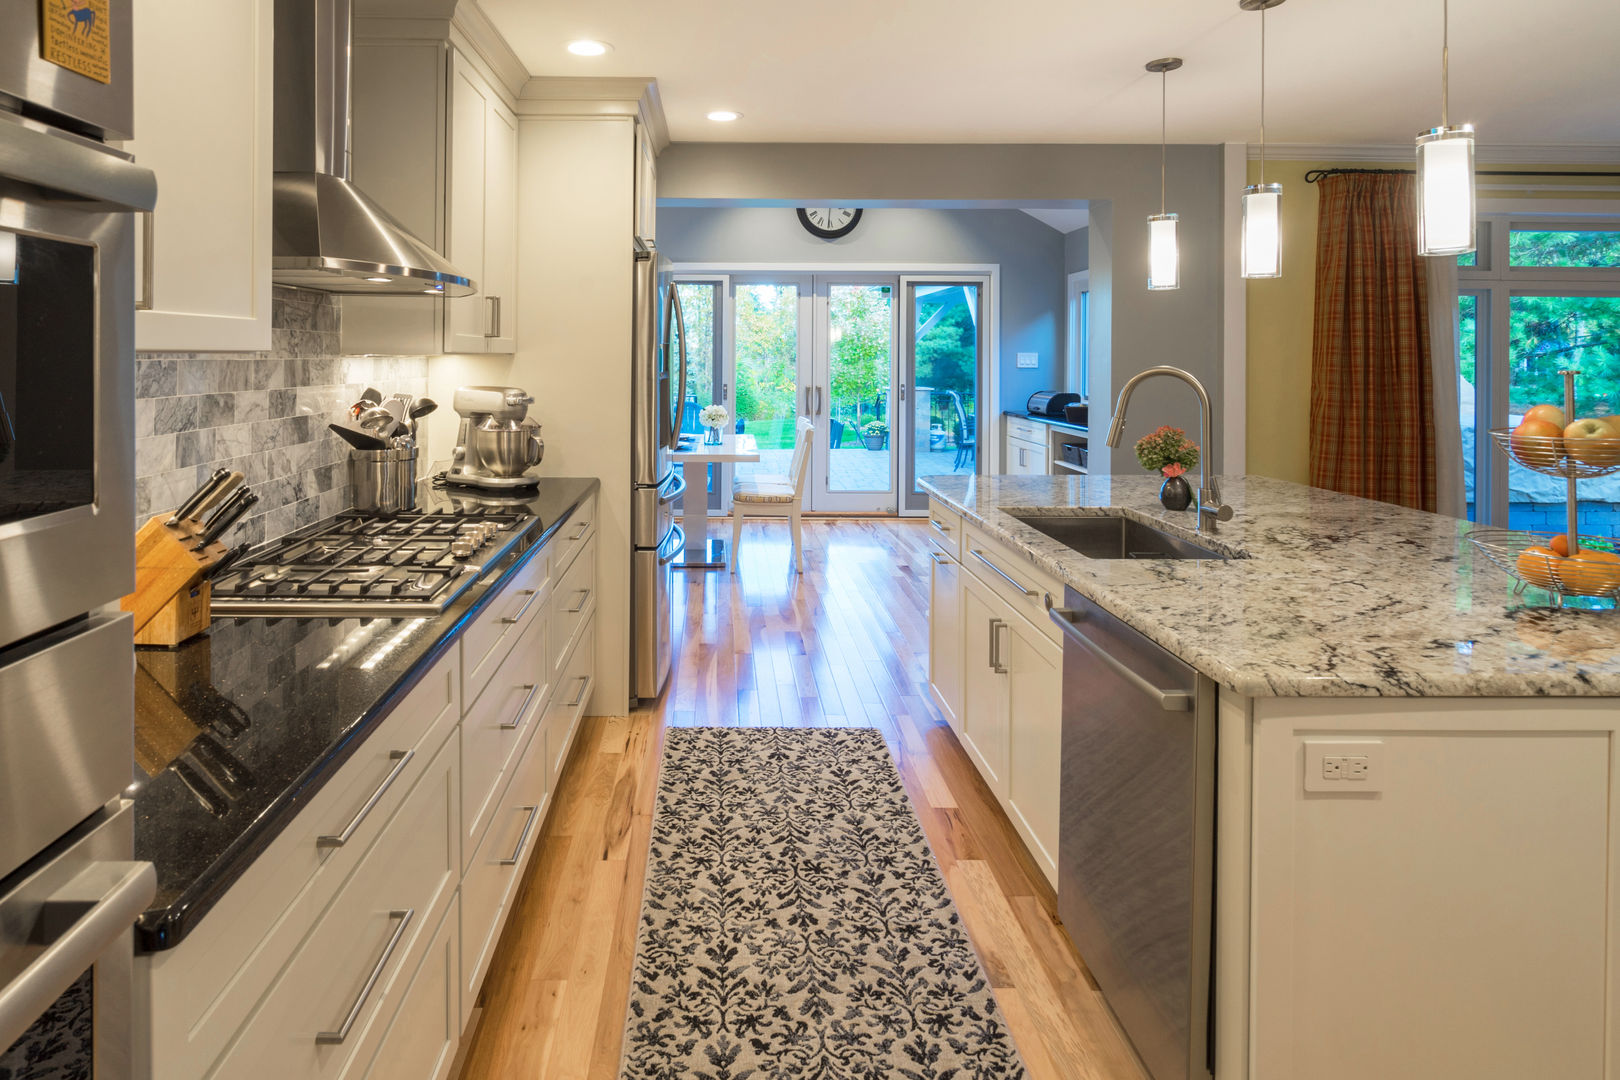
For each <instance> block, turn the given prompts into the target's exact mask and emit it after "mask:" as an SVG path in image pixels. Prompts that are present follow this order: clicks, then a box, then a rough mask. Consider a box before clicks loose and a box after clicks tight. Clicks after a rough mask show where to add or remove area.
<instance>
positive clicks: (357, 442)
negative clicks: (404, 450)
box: [326, 424, 388, 450]
mask: <svg viewBox="0 0 1620 1080" xmlns="http://www.w3.org/2000/svg"><path fill="white" fill-rule="evenodd" d="M326 426H327V427H329V428H331V429H332V430H333V431H335V432H337V433H338V435H340V436H341V437H342V438H343V441H344V442H346V443H348V444H349V445H350V446H352V447H354V448H355V449H356V450H386V449H388V440H386V439H379V438H378V437H377V436H375V435H373V434H372V433H371V432H369V431H357V430H356V429H354V428H352V427H346V426H344V425H343V424H327V425H326Z"/></svg>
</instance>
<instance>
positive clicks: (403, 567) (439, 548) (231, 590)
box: [212, 506, 534, 618]
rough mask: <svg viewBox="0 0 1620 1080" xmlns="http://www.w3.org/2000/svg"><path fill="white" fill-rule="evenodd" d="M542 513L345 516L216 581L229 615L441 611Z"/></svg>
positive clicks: (268, 549) (264, 551) (217, 598)
mask: <svg viewBox="0 0 1620 1080" xmlns="http://www.w3.org/2000/svg"><path fill="white" fill-rule="evenodd" d="M533 520H534V515H533V514H531V513H528V512H527V511H523V510H491V509H488V508H485V507H477V506H475V507H470V508H450V507H444V508H441V509H438V510H435V511H432V512H419V511H410V512H406V513H400V514H371V513H361V512H358V511H354V510H346V511H344V512H343V513H341V514H339V515H338V516H337V517H334V518H328V519H326V520H325V521H322V522H319V523H318V524H315V525H312V526H310V527H308V528H306V529H302V530H300V531H298V532H295V533H291V534H289V535H288V536H285V537H283V538H282V539H281V540H279V541H276V542H275V543H273V544H270V545H267V546H265V547H261V548H259V549H258V550H256V551H254V552H252V553H251V554H249V555H248V556H247V557H246V558H245V559H243V561H242V562H241V563H239V564H237V565H235V566H232V567H231V568H230V570H229V571H228V572H227V573H225V574H222V575H220V577H219V578H217V579H216V580H215V581H214V583H213V604H212V608H213V611H214V612H215V613H217V614H228V615H287V616H294V615H330V616H333V617H339V616H342V617H348V616H356V615H372V616H379V617H384V618H389V617H394V616H403V615H432V614H436V613H438V612H440V611H443V610H444V609H445V608H446V607H448V606H449V605H450V603H451V601H453V600H455V598H456V597H458V596H460V595H461V594H462V592H464V591H465V590H466V589H467V588H468V587H470V586H471V585H472V584H473V582H475V581H477V580H478V575H479V574H480V573H481V572H482V571H483V568H484V567H485V566H487V565H489V564H490V563H492V562H494V561H495V560H496V559H499V558H500V557H501V556H502V555H504V554H506V553H507V552H508V551H510V550H511V549H512V547H513V545H514V544H516V543H517V541H518V539H519V537H521V536H522V535H523V532H524V530H525V528H526V527H527V526H528V524H529V522H531V521H533Z"/></svg>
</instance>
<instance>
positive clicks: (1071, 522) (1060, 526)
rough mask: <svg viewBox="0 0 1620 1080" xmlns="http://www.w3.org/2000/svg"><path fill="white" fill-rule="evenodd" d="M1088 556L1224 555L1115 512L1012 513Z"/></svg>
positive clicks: (1177, 556) (1182, 556) (1037, 529)
mask: <svg viewBox="0 0 1620 1080" xmlns="http://www.w3.org/2000/svg"><path fill="white" fill-rule="evenodd" d="M1012 516H1013V517H1015V518H1017V519H1018V520H1019V521H1022V522H1023V523H1024V524H1025V525H1028V526H1029V527H1030V528H1032V529H1034V530H1036V531H1037V532H1041V533H1045V534H1046V535H1047V536H1050V537H1051V538H1052V539H1053V540H1056V541H1057V542H1058V543H1060V544H1062V545H1063V546H1064V547H1066V548H1069V549H1071V550H1073V551H1076V552H1079V553H1080V554H1081V555H1084V556H1085V557H1086V558H1088V559H1225V558H1227V557H1228V556H1226V555H1223V554H1222V553H1221V552H1219V551H1215V550H1213V549H1211V548H1207V547H1204V546H1202V545H1200V544H1195V543H1193V542H1192V541H1190V540H1184V539H1182V538H1181V537H1179V536H1175V535H1173V534H1171V533H1167V532H1163V531H1161V530H1159V529H1155V528H1153V527H1152V526H1151V525H1144V524H1142V523H1141V522H1140V521H1137V520H1135V519H1134V518H1128V517H1116V516H1112V515H1110V516H1097V517H1068V516H1063V515H1058V514H1017V513H1015V514H1012Z"/></svg>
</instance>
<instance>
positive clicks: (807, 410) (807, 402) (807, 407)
mask: <svg viewBox="0 0 1620 1080" xmlns="http://www.w3.org/2000/svg"><path fill="white" fill-rule="evenodd" d="M812 393H814V391H813V390H811V389H810V387H808V386H807V387H805V388H804V415H806V416H814V415H816V410H815V409H814V408H812V407H811V401H812V400H813V399H812V398H811V397H810V395H811V394H812Z"/></svg>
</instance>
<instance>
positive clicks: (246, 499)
mask: <svg viewBox="0 0 1620 1080" xmlns="http://www.w3.org/2000/svg"><path fill="white" fill-rule="evenodd" d="M258 501H259V497H258V496H257V495H255V494H254V493H253V492H252V491H249V490H248V489H247V488H243V489H242V490H241V491H239V492H237V493H236V495H234V496H232V497H231V501H230V502H228V503H226V504H225V505H224V506H222V507H220V508H219V510H217V511H216V512H215V513H214V516H213V517H211V518H209V519H208V524H207V525H205V526H204V527H203V531H202V535H201V536H199V537H198V538H197V541H198V543H197V548H196V550H198V551H201V550H202V549H203V548H206V547H207V546H208V545H209V544H212V543H213V542H214V541H215V540H218V539H219V538H220V537H221V536H224V535H225V531H226V530H227V529H229V528H230V527H231V526H232V525H235V524H236V523H237V522H238V521H239V520H241V518H242V515H243V514H246V513H247V512H248V508H249V507H250V506H252V505H253V504H254V503H256V502H258Z"/></svg>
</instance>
